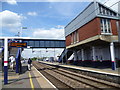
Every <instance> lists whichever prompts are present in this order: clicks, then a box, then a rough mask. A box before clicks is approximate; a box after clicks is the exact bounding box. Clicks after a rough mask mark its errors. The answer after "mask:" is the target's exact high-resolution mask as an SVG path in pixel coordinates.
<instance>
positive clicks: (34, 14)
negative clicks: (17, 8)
mask: <svg viewBox="0 0 120 90" xmlns="http://www.w3.org/2000/svg"><path fill="white" fill-rule="evenodd" d="M27 14H28V15H30V16H37V13H36V12H28V13H27Z"/></svg>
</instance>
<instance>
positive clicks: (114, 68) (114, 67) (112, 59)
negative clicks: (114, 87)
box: [110, 42, 116, 70]
mask: <svg viewBox="0 0 120 90" xmlns="http://www.w3.org/2000/svg"><path fill="white" fill-rule="evenodd" d="M110 54H111V61H112V70H116V62H115V52H114V43H113V42H111V43H110Z"/></svg>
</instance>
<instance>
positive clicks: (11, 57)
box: [9, 55, 15, 71]
mask: <svg viewBox="0 0 120 90" xmlns="http://www.w3.org/2000/svg"><path fill="white" fill-rule="evenodd" d="M9 60H10V68H11V69H12V71H13V70H14V62H15V58H14V56H13V55H12V56H10V58H9Z"/></svg>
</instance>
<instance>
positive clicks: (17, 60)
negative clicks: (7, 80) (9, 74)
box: [16, 48, 20, 73]
mask: <svg viewBox="0 0 120 90" xmlns="http://www.w3.org/2000/svg"><path fill="white" fill-rule="evenodd" d="M19 52H20V51H19V48H18V52H17V53H18V54H19ZM18 54H17V56H16V73H19V58H18Z"/></svg>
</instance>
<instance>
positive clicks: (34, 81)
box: [0, 63, 56, 90]
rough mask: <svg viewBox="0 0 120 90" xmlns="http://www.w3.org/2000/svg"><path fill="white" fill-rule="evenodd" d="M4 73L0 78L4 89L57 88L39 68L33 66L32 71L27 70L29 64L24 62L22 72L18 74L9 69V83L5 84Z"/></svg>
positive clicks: (32, 89) (53, 89) (52, 89)
mask: <svg viewBox="0 0 120 90" xmlns="http://www.w3.org/2000/svg"><path fill="white" fill-rule="evenodd" d="M3 75H4V73H2V77H1V78H0V79H1V81H2V89H3V90H14V89H15V90H16V88H17V89H18V88H20V89H23V90H24V89H28V90H37V89H47V88H48V89H50V90H55V88H56V87H55V86H54V85H53V84H52V83H51V82H50V81H49V80H47V79H46V78H45V77H44V76H43V75H42V74H41V73H40V72H39V71H37V69H36V68H35V67H34V66H32V68H31V71H28V70H27V64H26V63H24V64H22V73H21V74H16V73H15V71H11V70H8V84H6V85H4V81H3V80H4V78H3Z"/></svg>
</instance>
